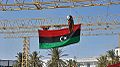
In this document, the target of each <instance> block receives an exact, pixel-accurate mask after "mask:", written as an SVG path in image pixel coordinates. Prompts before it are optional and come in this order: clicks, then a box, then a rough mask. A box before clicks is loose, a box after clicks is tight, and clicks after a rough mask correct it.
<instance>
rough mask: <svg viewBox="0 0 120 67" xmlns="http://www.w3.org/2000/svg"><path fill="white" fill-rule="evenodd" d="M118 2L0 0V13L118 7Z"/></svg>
mask: <svg viewBox="0 0 120 67" xmlns="http://www.w3.org/2000/svg"><path fill="white" fill-rule="evenodd" d="M118 4H120V1H119V0H33V1H32V0H31V1H27V0H0V11H16V10H42V9H56V8H78V7H91V6H109V5H118Z"/></svg>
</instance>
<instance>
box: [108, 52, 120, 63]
mask: <svg viewBox="0 0 120 67" xmlns="http://www.w3.org/2000/svg"><path fill="white" fill-rule="evenodd" d="M107 56H108V58H109V59H110V64H115V63H118V62H119V56H117V55H115V51H114V50H109V51H107Z"/></svg>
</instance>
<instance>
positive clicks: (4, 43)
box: [0, 5, 120, 59]
mask: <svg viewBox="0 0 120 67" xmlns="http://www.w3.org/2000/svg"><path fill="white" fill-rule="evenodd" d="M69 14H71V15H72V16H98V15H102V16H109V15H117V14H120V5H111V6H109V7H108V6H104V7H103V6H101V7H100V6H98V7H83V8H72V9H70V8H66V9H46V10H33V11H32V10H29V11H27V10H25V11H6V12H5V11H0V20H2V19H16V18H41V17H45V18H48V17H51V16H52V17H65V18H66V16H67V15H69ZM81 22H82V21H81ZM66 23H67V22H66ZM81 32H82V31H81ZM22 42H23V39H22V38H0V59H16V57H15V56H16V55H17V53H18V52H22V47H23V43H22ZM38 43H39V41H38V38H37V37H36V38H30V53H31V52H33V51H37V52H39V54H40V55H42V56H45V57H49V56H48V50H46V49H39V47H38V46H39V44H38ZM116 47H118V35H111V36H81V37H80V42H79V43H76V44H72V45H69V46H65V47H62V48H61V49H63V51H64V53H63V54H69V55H68V56H67V57H68V58H71V57H72V58H73V57H74V56H76V57H77V58H83V57H95V56H100V55H103V54H104V53H105V52H106V51H108V50H110V49H114V48H116Z"/></svg>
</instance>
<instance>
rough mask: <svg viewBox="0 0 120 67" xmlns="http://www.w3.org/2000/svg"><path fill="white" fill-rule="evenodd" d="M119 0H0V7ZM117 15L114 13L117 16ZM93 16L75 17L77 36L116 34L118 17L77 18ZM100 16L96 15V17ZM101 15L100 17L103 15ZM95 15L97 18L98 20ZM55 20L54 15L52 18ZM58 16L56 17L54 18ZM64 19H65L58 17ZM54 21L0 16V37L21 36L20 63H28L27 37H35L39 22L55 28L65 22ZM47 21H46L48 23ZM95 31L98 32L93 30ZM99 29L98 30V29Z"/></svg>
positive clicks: (31, 7)
mask: <svg viewBox="0 0 120 67" xmlns="http://www.w3.org/2000/svg"><path fill="white" fill-rule="evenodd" d="M119 4H120V1H119V0H47V1H46V0H31V1H27V0H0V11H18V10H43V9H56V8H81V7H92V6H109V5H119ZM119 17H120V16H117V18H119ZM92 18H93V17H87V18H86V17H82V16H79V17H77V19H76V22H77V23H80V24H81V25H82V28H81V36H99V35H117V34H119V28H120V20H118V19H112V20H110V19H109V20H110V21H108V20H106V21H102V20H101V18H100V17H95V18H96V20H95V21H92V22H93V23H91V21H87V23H84V22H81V20H84V19H85V20H86V19H88V20H93V19H92ZM99 18H100V19H99ZM103 18H104V17H102V19H103ZM98 19H99V20H98ZM52 20H55V19H52ZM57 20H59V19H57ZM62 21H63V22H65V23H66V19H64V18H62ZM57 22H59V24H58V23H57V24H58V25H57V24H56V23H54V21H51V19H50V20H49V19H46V18H27V19H14V20H0V37H4V38H24V40H23V43H24V44H23V52H22V53H23V56H22V58H23V59H22V67H28V65H29V63H28V57H29V56H28V55H29V45H30V43H29V38H30V37H38V35H37V30H38V29H40V28H41V27H43V26H46V27H51V28H58V27H63V26H67V23H66V24H65V23H64V24H63V23H61V22H60V21H57ZM48 24H49V25H48ZM97 32H98V33H97ZM101 32H102V33H101Z"/></svg>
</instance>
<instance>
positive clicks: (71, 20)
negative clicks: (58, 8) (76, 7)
mask: <svg viewBox="0 0 120 67" xmlns="http://www.w3.org/2000/svg"><path fill="white" fill-rule="evenodd" d="M67 20H68V26H69V31H70V33H72V32H73V28H74V20H73V17H72V16H71V15H69V16H67Z"/></svg>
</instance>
